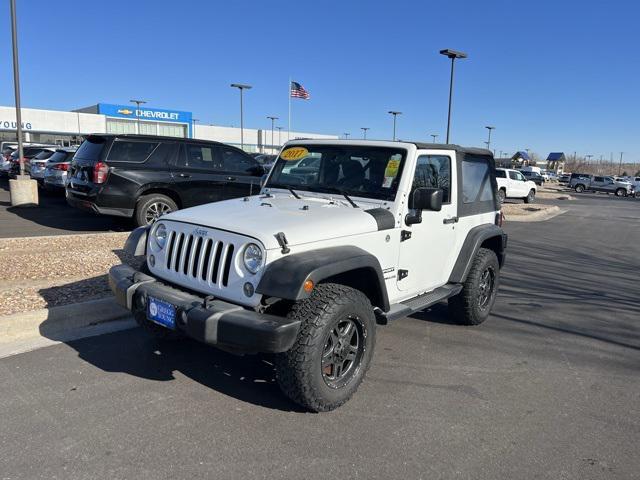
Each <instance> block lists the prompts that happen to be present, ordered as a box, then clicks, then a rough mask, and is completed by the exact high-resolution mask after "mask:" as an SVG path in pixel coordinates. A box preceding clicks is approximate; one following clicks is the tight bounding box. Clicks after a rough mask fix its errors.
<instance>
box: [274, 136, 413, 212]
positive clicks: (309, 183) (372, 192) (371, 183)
mask: <svg viewBox="0 0 640 480" xmlns="http://www.w3.org/2000/svg"><path fill="white" fill-rule="evenodd" d="M406 154H407V152H406V150H404V149H401V148H389V147H371V146H362V145H353V146H350V145H295V146H291V147H288V148H286V149H285V150H283V151H282V152H281V153H280V156H279V157H278V160H277V161H276V164H275V165H274V167H273V169H272V174H271V176H270V177H269V181H268V183H267V184H266V185H265V187H267V188H269V187H270V188H293V189H295V190H296V191H298V190H301V191H309V192H320V193H346V194H348V195H353V196H357V197H365V198H375V199H378V200H391V201H392V200H394V199H395V195H396V191H397V190H398V183H399V182H400V178H401V175H402V168H403V166H404V160H405V158H406Z"/></svg>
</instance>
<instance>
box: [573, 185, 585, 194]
mask: <svg viewBox="0 0 640 480" xmlns="http://www.w3.org/2000/svg"><path fill="white" fill-rule="evenodd" d="M575 190H576V193H582V192H584V186H582V185H576V188H575Z"/></svg>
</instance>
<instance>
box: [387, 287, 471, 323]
mask: <svg viewBox="0 0 640 480" xmlns="http://www.w3.org/2000/svg"><path fill="white" fill-rule="evenodd" d="M461 290H462V285H460V284H457V283H448V284H446V285H443V286H442V287H439V288H436V289H435V290H434V291H432V292H427V293H423V294H422V295H418V296H417V297H413V298H410V299H409V300H405V301H403V302H400V303H395V304H393V305H391V308H390V309H389V311H388V312H386V313H385V312H383V311H381V310H378V311H376V314H377V317H378V322H379V323H382V324H383V325H384V324H387V323H389V322H391V321H393V320H397V319H398V318H403V317H406V316H407V315H411V314H412V313H415V312H419V311H420V310H424V309H425V308H428V307H430V306H432V305H435V304H436V303H438V302H441V301H442V300H446V299H447V298H449V297H453V296H454V295H457V294H458V293H460V291H461Z"/></svg>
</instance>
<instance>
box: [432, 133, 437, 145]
mask: <svg viewBox="0 0 640 480" xmlns="http://www.w3.org/2000/svg"><path fill="white" fill-rule="evenodd" d="M431 138H433V143H436V138H438V135H437V134H435V133H432V134H431Z"/></svg>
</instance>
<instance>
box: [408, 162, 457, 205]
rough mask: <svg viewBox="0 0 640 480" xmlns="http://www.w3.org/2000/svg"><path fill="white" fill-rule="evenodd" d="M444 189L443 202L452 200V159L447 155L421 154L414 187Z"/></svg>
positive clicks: (414, 178)
mask: <svg viewBox="0 0 640 480" xmlns="http://www.w3.org/2000/svg"><path fill="white" fill-rule="evenodd" d="M418 187H427V188H440V189H442V202H443V203H449V202H451V159H450V158H449V157H447V156H445V155H420V156H419V157H418V162H417V164H416V172H415V175H414V177H413V188H418Z"/></svg>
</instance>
